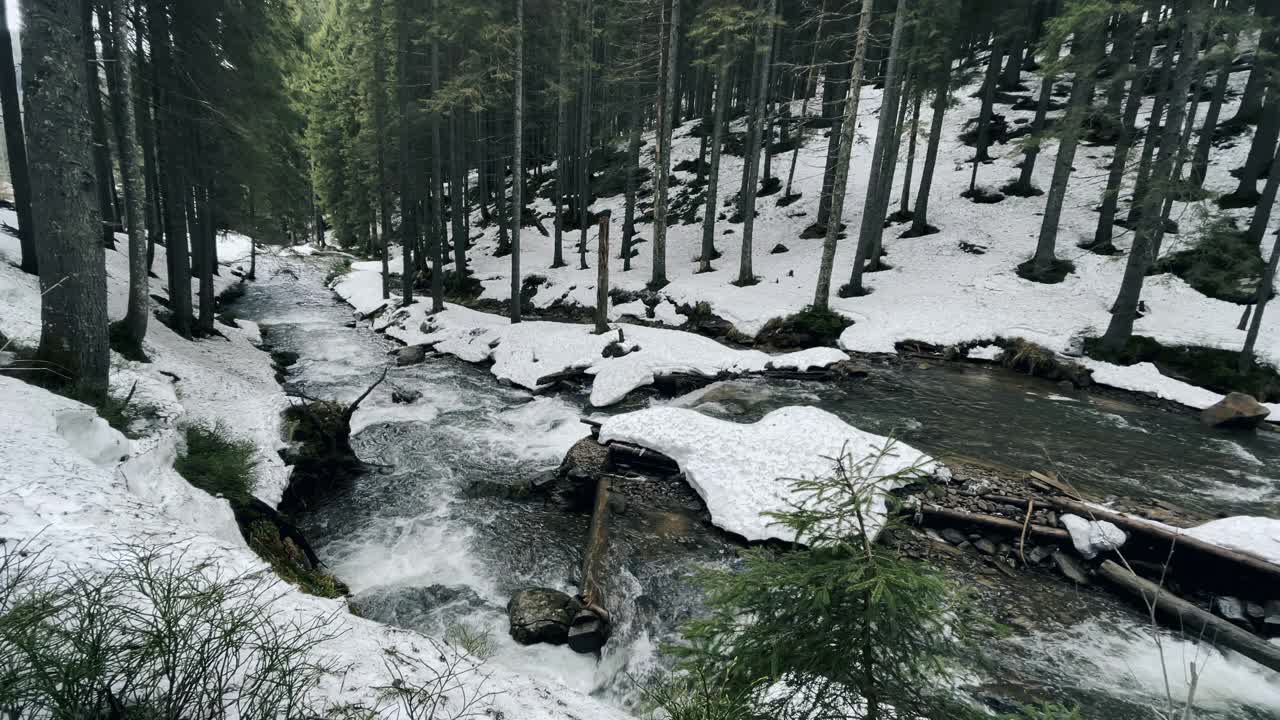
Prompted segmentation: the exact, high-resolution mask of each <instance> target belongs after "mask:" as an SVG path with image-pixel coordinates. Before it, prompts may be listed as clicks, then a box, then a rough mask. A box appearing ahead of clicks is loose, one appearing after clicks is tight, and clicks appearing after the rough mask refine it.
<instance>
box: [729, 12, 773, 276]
mask: <svg viewBox="0 0 1280 720" xmlns="http://www.w3.org/2000/svg"><path fill="white" fill-rule="evenodd" d="M768 7H769V10H768V13H767V14H766V15H765V20H764V22H765V27H764V30H763V35H764V37H765V41H764V52H763V53H760V65H759V68H758V69H757V73H759V74H758V76H757V80H758V81H759V82H758V87H757V88H756V90H757V92H756V97H755V104H754V105H755V106H754V108H753V109H752V111H751V116H752V117H751V131H750V137H749V139H748V140H747V155H746V157H745V158H744V167H745V172H744V173H743V178H742V190H741V191H740V193H741V195H740V198H741V200H742V254H741V256H740V257H739V260H738V279H737V281H736V282H735V284H736V285H738V286H740V287H741V286H746V285H755V284H756V276H755V272H754V271H753V270H752V267H751V260H752V257H751V256H752V247H751V241H752V239H753V235H754V233H755V224H756V184H757V179H758V177H759V172H760V143H761V137H762V135H763V132H764V127H765V125H766V124H767V123H768V120H767V118H765V107H766V105H767V104H768V102H769V61H770V60H771V59H772V57H771V56H772V54H773V35H774V31H773V27H772V25H771V24H772V22H773V18H774V16H775V15H776V14H777V12H778V0H769V6H768Z"/></svg>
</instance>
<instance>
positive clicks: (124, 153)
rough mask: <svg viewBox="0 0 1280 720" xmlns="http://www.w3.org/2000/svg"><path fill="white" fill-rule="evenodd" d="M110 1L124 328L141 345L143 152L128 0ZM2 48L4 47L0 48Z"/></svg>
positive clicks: (144, 312)
mask: <svg viewBox="0 0 1280 720" xmlns="http://www.w3.org/2000/svg"><path fill="white" fill-rule="evenodd" d="M108 1H109V2H110V3H111V30H112V35H113V39H114V40H115V42H114V43H112V44H111V45H104V47H105V48H110V51H111V54H110V55H108V56H107V57H106V60H107V70H108V72H110V73H112V75H114V77H115V81H114V85H115V86H116V91H115V92H114V93H112V95H111V124H112V126H113V127H114V128H115V131H116V147H118V148H119V149H120V178H121V181H122V183H123V185H124V208H125V215H126V217H127V222H126V227H127V229H128V233H129V304H128V309H127V310H126V312H125V316H124V330H125V333H126V334H127V335H128V337H129V339H130V341H131V342H132V343H133V344H135V345H138V346H141V345H142V339H143V338H144V337H145V336H146V334H147V319H148V318H149V316H150V314H151V313H150V309H151V298H150V294H149V292H148V284H149V283H148V280H147V229H146V220H145V219H144V218H145V213H144V212H143V200H144V198H145V194H146V193H145V190H144V189H143V183H142V173H143V169H144V168H143V162H142V152H141V150H140V149H139V147H138V125H137V122H136V121H135V119H134V116H133V102H132V99H133V77H132V73H131V72H130V63H129V60H128V54H129V32H128V28H127V26H126V25H125V19H124V3H125V1H126V0H108ZM0 51H2V50H0Z"/></svg>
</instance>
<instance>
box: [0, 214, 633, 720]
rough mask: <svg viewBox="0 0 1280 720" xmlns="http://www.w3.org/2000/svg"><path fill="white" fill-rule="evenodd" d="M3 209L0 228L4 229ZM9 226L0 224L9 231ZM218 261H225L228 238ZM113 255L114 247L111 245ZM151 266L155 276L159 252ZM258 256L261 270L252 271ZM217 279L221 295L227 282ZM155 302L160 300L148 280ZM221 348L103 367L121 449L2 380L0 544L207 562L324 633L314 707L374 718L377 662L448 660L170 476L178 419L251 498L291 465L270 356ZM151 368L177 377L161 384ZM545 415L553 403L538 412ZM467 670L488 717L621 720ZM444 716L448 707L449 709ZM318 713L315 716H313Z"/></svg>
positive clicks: (25, 284) (172, 340) (119, 292)
mask: <svg viewBox="0 0 1280 720" xmlns="http://www.w3.org/2000/svg"><path fill="white" fill-rule="evenodd" d="M4 212H5V211H0V219H4V218H3V217H2V216H3V213H4ZM6 221H7V222H9V223H10V224H12V223H14V222H15V221H14V220H13V219H12V218H7V220H6ZM228 240H229V243H228V244H229V247H227V248H225V249H223V247H222V243H220V250H223V253H224V254H223V258H224V259H227V258H230V257H232V255H231V254H229V253H230V251H232V250H234V247H233V246H234V243H235V242H237V240H236V237H235V236H231V237H229V238H228ZM120 246H121V248H123V247H124V243H123V242H121V243H120ZM105 252H106V262H107V270H108V288H109V292H110V294H111V295H110V298H109V300H110V303H109V304H110V312H111V317H112V318H113V319H114V318H118V317H120V316H121V315H122V314H123V312H124V300H123V295H124V292H125V290H126V289H127V265H126V264H125V257H124V255H122V254H121V253H120V252H118V251H112V250H107V251H105ZM157 254H158V256H157V258H156V264H157V267H164V262H165V261H164V256H163V248H162V247H160V248H157ZM16 257H17V243H16V241H15V240H14V239H13V238H12V237H10V236H8V235H3V234H0V298H3V300H0V332H4V333H5V334H6V336H8V337H10V338H12V339H13V340H14V342H16V343H18V344H19V345H34V344H35V342H37V341H38V337H39V309H40V308H39V305H40V303H39V291H38V286H37V284H36V283H35V282H34V278H32V277H30V276H27V275H24V274H22V273H20V272H19V271H17V270H16V268H14V267H13V266H12V265H11V264H10V261H11V260H13V259H16ZM270 262H271V259H270V257H259V264H260V266H261V265H262V264H263V263H267V264H269V263H270ZM227 270H228V269H227V268H225V267H224V268H223V277H222V278H221V279H220V280H219V281H218V284H219V287H218V289H219V290H221V289H222V288H223V287H225V286H226V285H227V284H229V283H231V282H233V281H234V278H233V277H232V276H231V274H230V273H229V272H228V271H227ZM152 291H153V292H159V293H162V292H163V290H162V289H161V288H160V287H158V283H155V282H154V281H153V287H152ZM218 330H219V331H220V332H222V333H223V335H225V336H226V337H225V339H223V338H217V337H214V338H210V339H205V340H199V341H188V340H185V339H182V338H180V337H178V336H177V335H175V334H174V333H173V332H172V331H170V330H169V329H168V328H166V327H165V326H163V325H161V324H160V323H158V322H152V323H151V324H150V326H149V331H148V337H147V339H146V342H145V345H144V347H145V350H146V352H147V353H148V355H149V356H150V358H151V360H152V362H151V363H149V364H148V363H134V362H128V361H125V360H124V359H122V358H120V357H118V356H113V358H112V378H111V392H112V394H113V396H116V397H117V398H118V399H122V398H123V397H124V396H126V395H128V394H129V393H132V394H133V397H132V399H131V403H136V404H137V405H136V407H139V408H141V407H142V406H145V407H146V409H147V415H148V416H150V418H151V419H149V420H148V421H147V422H145V423H142V424H140V425H139V426H137V427H135V428H131V429H132V430H135V431H137V432H139V433H140V434H141V437H139V438H138V439H135V440H130V439H128V438H126V437H124V436H123V435H121V434H120V433H119V432H117V431H115V430H113V429H111V428H110V427H109V426H107V425H106V424H105V423H104V422H103V421H102V420H101V419H100V418H98V417H97V416H96V413H95V412H94V410H93V409H92V408H90V407H88V406H85V405H82V404H80V403H78V402H75V401H72V400H69V399H66V398H63V397H60V396H58V395H54V394H52V393H50V392H49V391H47V390H44V389H42V388H38V387H35V386H33V385H29V384H27V383H25V382H22V381H20V380H17V379H15V378H13V377H11V376H10V375H8V374H0V397H3V398H4V403H3V411H0V541H5V542H10V541H16V542H17V543H31V546H30V549H32V550H38V551H39V552H40V553H41V557H42V559H44V560H46V561H49V562H50V563H52V567H53V569H54V570H60V569H64V568H75V569H77V570H82V571H83V570H87V571H96V570H105V569H107V568H108V567H110V566H111V564H112V562H113V561H112V560H111V558H110V556H111V552H112V548H119V547H122V546H130V545H133V546H137V545H147V546H151V547H163V548H165V551H166V552H171V553H173V555H174V557H178V558H181V559H182V561H183V562H191V563H197V562H201V561H204V560H206V559H210V560H212V561H213V564H214V569H213V570H212V572H217V573H219V574H221V575H222V576H223V577H227V576H231V575H239V574H252V575H256V576H259V577H262V578H264V579H267V580H269V581H271V582H273V583H274V587H271V588H269V590H268V592H265V593H264V594H263V595H262V597H263V598H266V600H265V601H266V602H269V603H270V604H271V608H270V612H271V614H272V615H273V616H274V617H277V618H279V619H280V620H281V621H282V622H289V621H296V622H298V623H299V624H303V625H305V624H307V623H315V622H320V623H323V625H324V627H325V629H326V631H327V632H329V633H330V634H331V635H332V639H329V640H326V641H324V642H323V643H322V644H321V645H320V646H318V647H317V648H316V649H315V651H314V652H315V654H316V656H317V659H320V660H324V661H327V662H328V663H330V664H331V665H332V666H333V667H336V668H339V670H338V671H336V672H334V673H330V674H326V675H325V676H324V677H323V678H322V680H321V681H320V683H319V684H318V685H317V687H316V688H315V689H314V690H313V695H312V697H313V699H314V700H315V701H316V702H317V703H318V704H319V705H320V706H321V710H322V711H323V710H330V709H333V708H337V707H339V706H344V705H363V706H366V707H381V706H384V705H385V702H384V701H385V697H384V695H385V694H384V692H383V691H382V690H381V689H380V688H385V687H386V686H388V685H390V684H391V680H392V678H391V677H390V675H389V670H388V667H387V665H386V662H387V661H388V658H392V657H406V658H411V659H412V660H413V661H414V664H409V665H405V666H403V667H402V668H401V670H402V671H403V672H405V674H406V678H407V680H408V681H409V682H413V683H422V684H424V685H425V684H427V683H429V681H430V680H431V679H432V677H433V676H434V673H436V672H438V671H439V670H440V669H441V668H442V667H443V666H444V664H445V663H448V662H450V661H451V658H454V657H455V656H457V655H458V653H459V652H460V651H458V650H455V649H454V648H452V647H450V646H447V645H445V644H443V643H440V642H438V641H436V640H433V639H431V638H427V637H425V636H423V635H420V634H417V633H413V632H408V631H403V630H399V629H395V628H391V627H387V626H383V625H379V624H377V623H374V622H372V621H369V620H365V619H362V618H359V617H356V616H354V615H352V614H350V613H349V612H347V609H346V605H345V602H344V601H341V600H327V599H323V598H317V597H314V596H310V595H305V594H303V593H302V592H301V591H299V590H297V589H296V588H294V587H292V586H290V585H288V584H287V583H285V582H283V581H280V580H278V579H275V578H274V576H273V575H272V574H271V570H270V568H269V567H268V566H267V565H266V564H265V563H264V562H262V561H261V560H260V559H259V558H258V557H257V555H255V554H254V553H253V552H252V551H251V550H250V549H249V548H248V546H247V545H246V544H245V541H244V539H243V537H242V536H241V533H240V529H239V527H238V526H237V525H236V522H235V517H234V515H233V513H232V511H231V507H230V505H229V504H228V503H227V501H226V500H224V499H222V498H216V497H213V496H210V495H209V494H207V493H205V492H204V491H202V490H199V489H197V488H195V487H193V486H191V485H190V484H189V483H187V482H186V480H185V479H183V478H182V477H181V475H179V474H178V473H177V471H175V470H174V468H173V463H174V460H175V458H176V457H177V455H178V453H179V448H180V444H181V440H182V434H181V426H182V424H184V423H189V422H203V423H210V424H216V423H221V424H223V426H224V427H226V428H227V429H228V431H229V432H232V433H233V434H236V435H239V436H241V437H246V438H249V439H252V440H253V441H254V442H255V444H256V445H257V447H258V457H257V460H258V465H257V468H256V475H257V477H256V487H255V493H256V494H257V495H258V496H259V497H260V498H262V499H263V500H266V501H267V502H270V503H273V504H274V503H275V502H276V501H278V499H279V495H280V492H281V491H282V490H283V488H284V483H285V481H286V480H287V468H285V467H284V465H283V463H281V461H280V460H279V458H278V457H277V456H276V452H275V451H276V449H278V448H279V447H280V446H281V444H282V441H281V439H280V432H281V428H280V423H281V418H280V410H281V409H282V408H283V407H284V406H285V404H286V403H285V399H284V396H283V393H282V392H281V391H280V388H279V386H278V385H277V384H276V383H275V381H274V377H273V371H272V368H271V361H270V358H269V356H268V355H267V354H266V353H264V352H262V351H260V350H259V349H257V348H256V347H254V345H253V343H255V342H258V341H259V339H260V336H259V333H258V329H257V326H256V325H254V324H252V323H242V327H241V328H240V329H236V328H231V327H227V326H222V325H219V326H218ZM162 371H165V372H172V373H174V374H176V375H177V376H178V378H179V379H178V380H173V379H172V378H170V377H168V376H167V375H164V374H162ZM549 402H550V401H549ZM554 410H555V408H552V407H547V406H545V405H544V406H538V407H532V404H530V406H526V408H524V409H522V410H521V411H514V412H513V414H512V417H511V423H512V425H513V427H516V426H520V425H521V424H532V423H538V422H540V421H542V420H545V419H546V418H547V417H550V416H551V415H552V414H553V412H554ZM575 432H578V433H579V434H581V432H580V430H578V428H574V427H570V426H568V424H564V426H563V427H560V428H559V429H558V430H557V432H556V433H555V434H554V436H553V438H552V439H551V440H549V441H548V442H554V443H558V444H566V443H569V442H571V440H570V438H569V436H570V435H572V434H573V433H575ZM462 663H463V666H464V667H473V668H474V669H473V670H472V671H471V672H468V673H467V674H465V675H464V676H462V677H460V678H459V679H458V685H457V688H456V692H454V693H451V694H452V695H454V697H453V698H452V699H450V700H449V701H448V702H449V704H450V707H451V708H453V706H454V705H455V704H456V702H457V695H458V693H463V692H465V693H466V694H468V695H475V694H477V693H484V692H492V693H494V695H493V696H492V701H491V702H490V703H488V704H487V705H488V707H486V710H487V711H488V713H489V714H491V715H493V716H494V717H503V716H505V717H512V718H515V717H518V718H522V719H526V720H561V719H563V718H573V717H590V718H599V719H600V720H621V719H622V718H626V717H629V716H628V715H627V714H625V713H623V712H621V711H620V710H617V709H614V708H612V707H610V706H608V705H606V704H604V703H602V702H601V701H599V700H596V699H593V698H590V697H588V696H586V695H585V694H582V693H579V692H575V691H573V690H570V689H567V688H565V687H563V686H562V685H559V684H557V683H555V682H548V681H544V680H534V679H531V678H530V677H527V676H525V675H522V674H520V673H517V672H514V671H512V670H511V669H509V668H508V667H506V666H504V665H502V664H501V663H500V662H499V661H497V660H491V661H489V662H487V663H484V664H478V661H476V660H475V659H474V658H466V657H464V658H462ZM453 709H456V708H453ZM321 714H324V713H323V712H322V713H321Z"/></svg>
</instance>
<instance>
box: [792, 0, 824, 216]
mask: <svg viewBox="0 0 1280 720" xmlns="http://www.w3.org/2000/svg"><path fill="white" fill-rule="evenodd" d="M826 20H827V0H822V5H821V6H820V7H819V8H818V29H817V30H816V31H815V32H814V36H813V55H812V57H810V59H809V76H808V78H807V79H806V80H805V85H804V100H803V101H802V102H801V103H800V117H799V118H798V120H797V124H796V135H797V137H796V141H795V143H796V146H795V149H793V150H792V151H791V167H790V169H789V170H787V187H786V189H785V190H783V191H782V197H783V199H784V200H786V199H788V198H790V197H791V183H792V181H794V180H795V178H796V163H797V162H798V161H799V159H800V146H801V145H804V124H805V120H806V119H807V118H808V115H809V98H810V97H812V96H813V93H814V88H815V87H816V86H817V83H818V48H819V47H820V46H821V45H822V29H823V25H824V24H825V23H826Z"/></svg>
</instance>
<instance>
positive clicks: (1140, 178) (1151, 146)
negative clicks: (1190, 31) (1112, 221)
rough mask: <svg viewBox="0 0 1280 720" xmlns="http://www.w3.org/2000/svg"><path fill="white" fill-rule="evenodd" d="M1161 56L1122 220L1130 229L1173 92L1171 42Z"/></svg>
mask: <svg viewBox="0 0 1280 720" xmlns="http://www.w3.org/2000/svg"><path fill="white" fill-rule="evenodd" d="M1160 54H1161V62H1160V77H1159V80H1158V81H1157V88H1158V89H1157V91H1156V97H1155V102H1154V103H1153V104H1152V106H1151V114H1150V115H1149V116H1147V128H1146V139H1145V140H1144V141H1143V143H1142V156H1141V157H1140V158H1139V159H1138V171H1137V175H1136V176H1135V177H1134V182H1133V200H1132V201H1130V204H1129V214H1128V215H1127V216H1126V220H1125V222H1126V223H1127V224H1128V225H1130V226H1132V225H1134V224H1135V223H1137V221H1138V218H1139V216H1141V214H1142V207H1143V198H1144V197H1146V194H1147V186H1148V185H1149V184H1150V181H1151V164H1152V163H1153V162H1154V161H1155V156H1156V147H1157V146H1159V145H1160V140H1161V138H1163V137H1164V133H1163V132H1162V129H1161V128H1162V126H1161V125H1160V123H1161V116H1162V115H1163V114H1164V110H1165V106H1166V105H1168V104H1169V98H1170V97H1172V92H1173V90H1172V88H1171V87H1170V85H1169V82H1170V80H1171V78H1172V77H1173V64H1174V57H1173V43H1165V47H1164V50H1163V51H1162V52H1161V53H1160Z"/></svg>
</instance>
